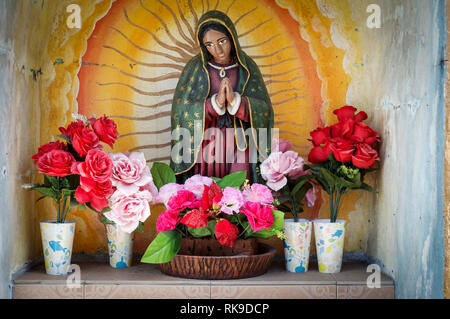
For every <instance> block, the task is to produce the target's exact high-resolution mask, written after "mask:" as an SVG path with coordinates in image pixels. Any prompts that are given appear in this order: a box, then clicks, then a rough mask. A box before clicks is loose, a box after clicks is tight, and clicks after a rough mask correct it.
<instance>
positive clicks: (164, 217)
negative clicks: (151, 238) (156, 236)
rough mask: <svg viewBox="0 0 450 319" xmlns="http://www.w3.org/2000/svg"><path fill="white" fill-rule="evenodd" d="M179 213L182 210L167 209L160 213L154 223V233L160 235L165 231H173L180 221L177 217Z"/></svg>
mask: <svg viewBox="0 0 450 319" xmlns="http://www.w3.org/2000/svg"><path fill="white" fill-rule="evenodd" d="M180 211H182V209H168V210H166V211H165V212H162V213H161V215H159V216H158V219H157V221H156V231H157V232H158V233H160V232H162V231H166V230H174V229H175V228H176V227H177V225H178V223H179V222H180V220H181V217H179V216H178V213H179V212H180Z"/></svg>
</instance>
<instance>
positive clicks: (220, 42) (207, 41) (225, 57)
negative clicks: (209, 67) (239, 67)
mask: <svg viewBox="0 0 450 319" xmlns="http://www.w3.org/2000/svg"><path fill="white" fill-rule="evenodd" d="M203 44H204V45H205V47H206V49H207V50H208V52H209V53H211V55H212V56H213V59H214V62H217V63H220V64H226V63H230V62H231V56H230V52H231V41H230V39H229V38H228V37H227V36H226V35H225V34H224V33H222V32H219V31H216V30H209V31H207V32H206V34H205V36H204V37H203Z"/></svg>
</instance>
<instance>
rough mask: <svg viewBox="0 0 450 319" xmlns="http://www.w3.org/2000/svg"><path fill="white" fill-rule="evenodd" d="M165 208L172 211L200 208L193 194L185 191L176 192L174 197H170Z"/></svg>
mask: <svg viewBox="0 0 450 319" xmlns="http://www.w3.org/2000/svg"><path fill="white" fill-rule="evenodd" d="M167 206H169V207H170V208H172V209H181V210H183V209H185V208H198V207H199V206H200V202H199V201H197V198H196V197H195V194H194V193H192V192H190V191H186V190H181V191H178V192H177V194H176V195H174V196H172V197H170V199H169V201H168V202H167Z"/></svg>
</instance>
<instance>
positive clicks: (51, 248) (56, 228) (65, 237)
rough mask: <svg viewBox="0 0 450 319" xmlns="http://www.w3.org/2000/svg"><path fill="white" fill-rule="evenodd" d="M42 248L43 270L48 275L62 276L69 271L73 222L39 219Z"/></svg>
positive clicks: (73, 230) (73, 229)
mask: <svg viewBox="0 0 450 319" xmlns="http://www.w3.org/2000/svg"><path fill="white" fill-rule="evenodd" d="M40 225H41V237H42V248H43V252H44V262H45V271H46V272H47V274H49V275H60V276H64V275H67V274H68V273H69V272H70V259H71V258H72V246H73V236H74V232H75V222H74V221H69V220H68V221H65V222H64V223H57V222H56V220H46V221H41V223H40Z"/></svg>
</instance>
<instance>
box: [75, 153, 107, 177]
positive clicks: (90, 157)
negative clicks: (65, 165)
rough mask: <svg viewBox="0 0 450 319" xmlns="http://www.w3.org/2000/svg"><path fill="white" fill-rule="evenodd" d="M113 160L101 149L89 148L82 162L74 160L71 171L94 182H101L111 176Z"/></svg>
mask: <svg viewBox="0 0 450 319" xmlns="http://www.w3.org/2000/svg"><path fill="white" fill-rule="evenodd" d="M112 169H113V162H112V160H111V159H110V158H109V157H108V154H106V153H105V152H103V151H100V150H90V151H89V152H88V153H87V155H86V158H85V160H84V162H76V163H75V164H74V165H73V166H72V173H73V174H77V175H80V176H81V180H83V179H84V178H86V179H90V180H92V181H94V182H98V183H103V182H105V181H106V180H108V179H109V178H110V177H111V174H112Z"/></svg>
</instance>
